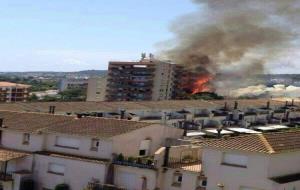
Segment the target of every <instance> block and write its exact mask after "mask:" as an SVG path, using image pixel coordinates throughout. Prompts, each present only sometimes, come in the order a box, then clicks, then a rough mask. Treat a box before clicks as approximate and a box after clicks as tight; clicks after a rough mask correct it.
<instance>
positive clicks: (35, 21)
mask: <svg viewBox="0 0 300 190" xmlns="http://www.w3.org/2000/svg"><path fill="white" fill-rule="evenodd" d="M179 2H180V3H179ZM195 9H196V7H195V5H193V4H192V3H191V2H190V1H189V0H147V1H141V0H48V1H38V0H26V1H24V0H0V36H1V40H0V68H1V69H0V71H37V70H52V71H76V70H85V69H106V68H107V62H108V61H109V60H122V59H125V60H134V59H138V58H139V56H140V53H141V52H143V51H145V52H155V50H156V47H155V44H157V43H158V42H160V41H163V40H166V39H168V38H170V37H171V35H172V34H171V33H170V32H169V31H168V27H169V26H170V24H171V22H172V21H174V20H175V19H176V18H177V17H178V16H180V15H183V14H186V13H189V12H192V11H193V10H195Z"/></svg>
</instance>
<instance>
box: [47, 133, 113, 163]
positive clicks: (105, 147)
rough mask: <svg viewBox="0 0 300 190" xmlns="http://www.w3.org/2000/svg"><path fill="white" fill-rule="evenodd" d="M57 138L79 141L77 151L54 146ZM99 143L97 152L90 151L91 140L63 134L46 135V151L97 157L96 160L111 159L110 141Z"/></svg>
mask: <svg viewBox="0 0 300 190" xmlns="http://www.w3.org/2000/svg"><path fill="white" fill-rule="evenodd" d="M57 136H62V137H70V138H76V139H79V140H80V145H79V149H71V148H64V147H58V146H55V144H56V137H57ZM99 142H100V145H99V147H98V151H92V150H91V143H92V138H89V137H79V136H67V135H63V134H62V135H58V134H57V135H54V134H49V135H47V140H46V149H47V150H49V151H56V152H64V153H68V154H76V155H88V156H91V157H98V158H111V156H112V141H109V140H107V141H104V140H100V141H99Z"/></svg>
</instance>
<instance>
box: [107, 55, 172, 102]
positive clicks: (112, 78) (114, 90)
mask: <svg viewBox="0 0 300 190" xmlns="http://www.w3.org/2000/svg"><path fill="white" fill-rule="evenodd" d="M174 68H175V65H174V64H172V63H170V62H165V61H160V60H157V59H154V57H153V55H150V56H149V58H146V57H145V55H143V56H142V59H141V60H140V61H133V62H123V61H122V62H117V61H112V62H110V63H109V67H108V79H107V86H106V100H108V101H141V100H169V99H171V98H172V96H173V89H174V88H173V86H174Z"/></svg>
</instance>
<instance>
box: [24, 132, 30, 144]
mask: <svg viewBox="0 0 300 190" xmlns="http://www.w3.org/2000/svg"><path fill="white" fill-rule="evenodd" d="M29 141H30V134H29V133H24V134H23V144H24V145H28V144H29Z"/></svg>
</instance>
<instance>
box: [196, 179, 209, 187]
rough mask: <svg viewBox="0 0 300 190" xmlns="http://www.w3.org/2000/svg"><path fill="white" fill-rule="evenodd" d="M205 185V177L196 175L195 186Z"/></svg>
mask: <svg viewBox="0 0 300 190" xmlns="http://www.w3.org/2000/svg"><path fill="white" fill-rule="evenodd" d="M206 186H207V179H206V178H203V177H198V180H197V187H206Z"/></svg>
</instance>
